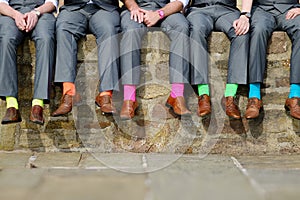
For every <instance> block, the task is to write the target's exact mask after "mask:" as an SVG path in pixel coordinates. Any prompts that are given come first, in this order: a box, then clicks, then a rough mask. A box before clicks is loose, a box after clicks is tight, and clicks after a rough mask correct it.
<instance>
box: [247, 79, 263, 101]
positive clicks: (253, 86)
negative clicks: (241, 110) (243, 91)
mask: <svg viewBox="0 0 300 200" xmlns="http://www.w3.org/2000/svg"><path fill="white" fill-rule="evenodd" d="M249 98H258V99H260V98H261V97H260V83H250V84H249Z"/></svg>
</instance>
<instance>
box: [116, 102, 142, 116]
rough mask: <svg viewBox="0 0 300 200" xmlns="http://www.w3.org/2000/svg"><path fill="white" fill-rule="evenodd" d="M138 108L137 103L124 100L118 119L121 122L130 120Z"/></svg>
mask: <svg viewBox="0 0 300 200" xmlns="http://www.w3.org/2000/svg"><path fill="white" fill-rule="evenodd" d="M137 107H138V102H137V101H131V100H125V101H124V102H123V105H122V109H121V112H120V117H121V119H123V120H126V119H132V118H133V117H134V114H135V110H136V109H137Z"/></svg>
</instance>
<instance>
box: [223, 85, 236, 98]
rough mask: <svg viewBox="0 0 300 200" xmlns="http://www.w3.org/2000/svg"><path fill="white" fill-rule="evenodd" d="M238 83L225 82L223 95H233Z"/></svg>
mask: <svg viewBox="0 0 300 200" xmlns="http://www.w3.org/2000/svg"><path fill="white" fill-rule="evenodd" d="M238 86H239V85H238V84H234V83H227V84H226V88H225V97H234V96H235V95H236V91H237V88H238Z"/></svg>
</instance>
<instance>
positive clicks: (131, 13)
mask: <svg viewBox="0 0 300 200" xmlns="http://www.w3.org/2000/svg"><path fill="white" fill-rule="evenodd" d="M133 16H134V14H133V12H130V19H131V20H133Z"/></svg>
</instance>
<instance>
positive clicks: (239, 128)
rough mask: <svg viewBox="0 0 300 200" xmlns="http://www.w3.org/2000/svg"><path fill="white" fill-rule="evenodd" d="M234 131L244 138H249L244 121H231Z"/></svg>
mask: <svg viewBox="0 0 300 200" xmlns="http://www.w3.org/2000/svg"><path fill="white" fill-rule="evenodd" d="M229 124H230V127H231V128H232V130H233V131H234V132H235V133H236V134H238V135H240V136H241V137H243V138H246V137H247V134H246V130H245V127H244V124H243V120H242V119H229Z"/></svg>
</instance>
